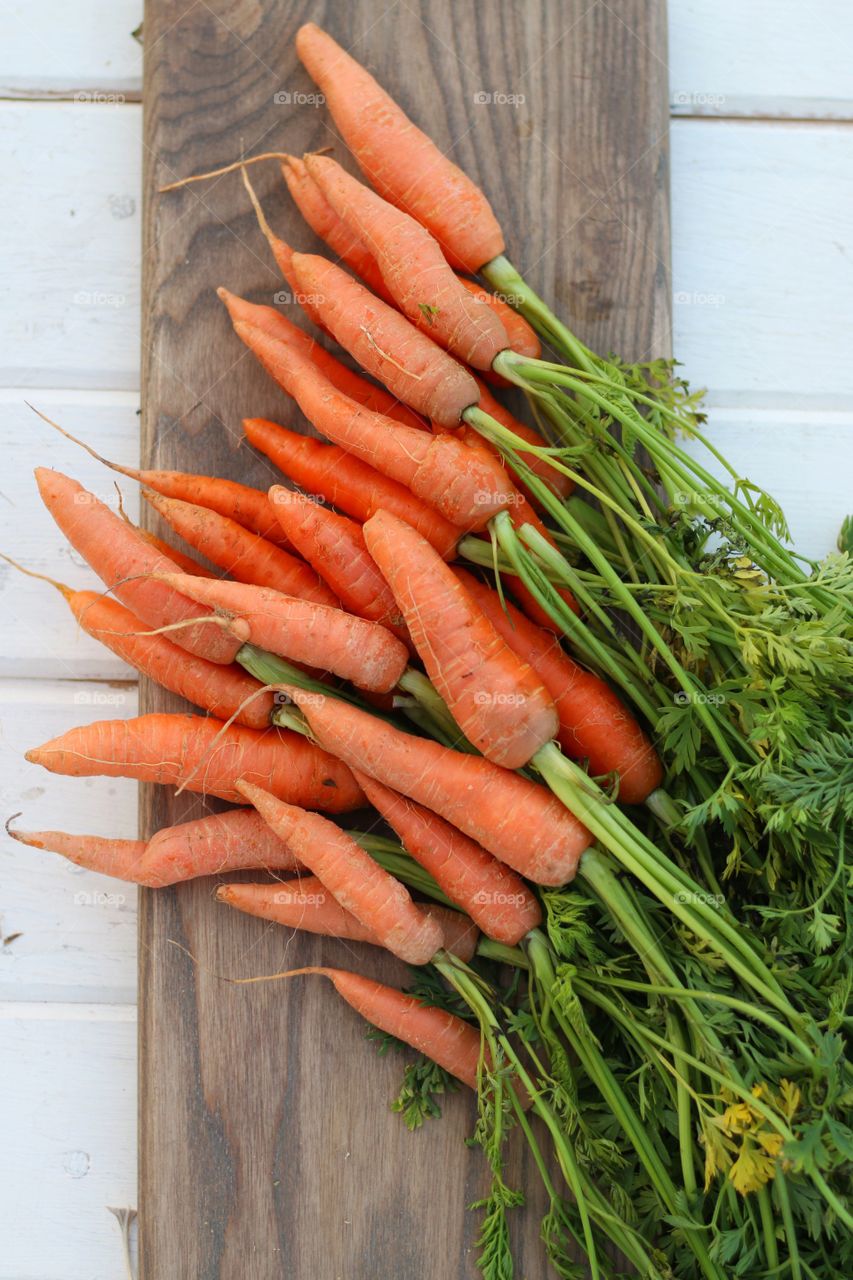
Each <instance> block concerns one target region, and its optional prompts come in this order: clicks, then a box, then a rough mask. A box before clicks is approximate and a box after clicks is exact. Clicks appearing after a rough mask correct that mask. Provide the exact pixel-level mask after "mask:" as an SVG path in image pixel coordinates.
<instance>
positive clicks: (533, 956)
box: [527, 930, 722, 1280]
mask: <svg viewBox="0 0 853 1280" xmlns="http://www.w3.org/2000/svg"><path fill="white" fill-rule="evenodd" d="M527 950H528V955H529V957H530V962H531V966H532V970H533V973H534V975H535V977H536V978H537V980H538V982H539V985H540V988H541V990H542V993H543V997H544V999H545V1000H546V1002H547V1004H548V1006H549V1009H550V1012H551V1014H552V1016H553V1017H554V1018H555V1020H556V1021H557V1024H558V1026H559V1027H560V1030H561V1031H562V1033H563V1035H564V1036H565V1037H566V1039H567V1040H568V1042H569V1044H570V1045H571V1046H572V1048H573V1049H574V1051H575V1052H576V1053H577V1055H578V1057H579V1059H580V1061H581V1064H582V1065H583V1067H584V1070H585V1071H586V1073H587V1075H588V1076H589V1077H590V1079H591V1080H592V1081H593V1082H594V1083H595V1085H596V1087H597V1088H598V1090H599V1092H600V1093H601V1095H602V1097H603V1098H604V1100H605V1102H606V1103H607V1105H608V1106H609V1107H610V1109H611V1111H612V1112H613V1114H614V1115H615V1116H616V1118H617V1119H618V1120H619V1122H620V1124H621V1125H622V1128H623V1130H624V1132H625V1134H626V1135H627V1137H628V1139H629V1141H630V1142H631V1144H632V1146H633V1147H634V1150H635V1151H636V1152H637V1155H638V1156H639V1158H640V1160H641V1162H642V1164H643V1166H644V1168H645V1169H646V1172H647V1173H648V1175H649V1177H650V1178H651V1181H652V1185H653V1186H654V1187H655V1190H656V1191H657V1193H658V1195H659V1197H660V1199H661V1201H662V1202H663V1204H664V1206H665V1207H666V1208H667V1210H668V1212H669V1213H678V1212H679V1210H680V1206H679V1200H678V1192H677V1191H676V1188H675V1184H674V1183H673V1181H672V1179H671V1178H670V1176H669V1174H668V1172H667V1170H666V1168H665V1167H664V1165H663V1162H662V1161H661V1159H660V1157H659V1155H658V1153H657V1151H656V1150H655V1148H654V1145H653V1143H652V1142H651V1140H650V1138H649V1136H648V1132H647V1130H646V1128H645V1126H644V1125H643V1123H642V1121H641V1120H640V1118H639V1116H638V1115H637V1114H636V1112H635V1111H634V1109H633V1107H632V1106H631V1104H630V1102H629V1101H628V1099H627V1097H626V1096H625V1094H624V1092H623V1090H622V1089H621V1088H620V1086H619V1083H618V1081H617V1080H616V1077H615V1076H614V1075H613V1073H612V1071H611V1070H610V1067H609V1065H608V1063H607V1061H606V1059H605V1058H604V1056H603V1054H601V1053H600V1052H598V1051H597V1050H596V1049H595V1046H594V1045H592V1044H590V1043H589V1042H588V1041H587V1040H585V1039H584V1038H583V1037H582V1036H580V1035H577V1034H575V1032H574V1029H573V1028H572V1026H571V1025H570V1024H569V1023H568V1022H567V1021H566V1019H564V1018H563V1017H562V1014H561V1012H560V1010H559V1008H558V1007H557V1005H556V1004H554V1003H553V1002H552V1001H551V999H550V996H549V994H548V993H549V992H550V991H551V990H553V988H554V984H555V982H556V975H555V972H554V967H553V963H552V958H551V950H550V947H549V946H548V944H547V942H546V941H545V939H544V937H543V936H542V934H541V933H540V932H539V930H533V931H531V933H530V934H528V937H527ZM688 1103H689V1098H688ZM688 1128H689V1125H688ZM691 1158H692V1153H691ZM691 1168H692V1165H691ZM686 1189H687V1191H688V1196H689V1197H690V1198H691V1199H692V1196H693V1193H695V1179H694V1181H693V1186H692V1189H691V1187H689V1186H688V1187H687V1188H686ZM701 1228H702V1224H701V1223H697V1224H696V1230H692V1231H691V1230H686V1231H685V1235H686V1237H687V1239H688V1241H689V1243H690V1247H691V1249H692V1250H693V1252H694V1253H695V1255H696V1257H697V1259H698V1261H699V1263H700V1266H701V1267H702V1270H703V1272H704V1273H705V1275H706V1276H707V1277H709V1280H721V1277H722V1273H721V1272H720V1270H719V1268H718V1267H717V1265H716V1264H715V1263H714V1262H713V1261H712V1259H711V1257H710V1255H709V1253H708V1251H707V1249H706V1247H705V1244H704V1241H703V1240H702V1237H701V1235H699V1234H697V1233H698V1231H699V1230H700V1229H701Z"/></svg>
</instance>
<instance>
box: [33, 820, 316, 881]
mask: <svg viewBox="0 0 853 1280" xmlns="http://www.w3.org/2000/svg"><path fill="white" fill-rule="evenodd" d="M7 831H8V832H9V835H10V836H12V837H13V839H15V840H20V842H21V844H26V845H30V846H31V847H32V848H34V849H47V850H49V851H50V852H51V853H58V854H61V855H62V857H63V858H67V859H68V861H69V862H73V863H74V864H75V865H76V866H78V867H86V868H87V869H88V870H89V871H98V872H101V873H102V874H103V875H107V876H112V877H113V878H114V879H116V880H129V881H130V882H131V883H132V884H141V885H145V886H146V888H149V889H162V888H164V887H165V886H166V885H170V884H179V883H181V882H182V881H184V880H194V879H196V878H197V877H199V876H213V875H220V874H222V873H223V872H229V871H242V870H244V869H245V870H256V869H259V868H264V869H266V870H274V871H297V870H298V869H299V863H298V862H297V861H296V859H295V858H294V857H293V854H292V853H290V852H289V850H288V849H287V847H286V846H285V845H284V844H282V842H281V841H280V840H279V839H278V838H277V837H276V836H275V835H273V833H272V832H271V831H270V829H269V827H268V826H267V824H266V823H265V822H264V820H263V818H262V817H261V816H260V814H259V813H258V812H257V811H256V810H255V809H230V810H229V811H228V812H227V813H213V814H210V815H209V816H208V817H206V818H196V819H195V820H193V821H192V822H182V823H181V824H180V825H179V826H175V827H165V828H164V829H163V830H162V831H158V832H157V834H156V835H155V836H153V837H152V838H151V839H150V840H149V841H148V842H147V843H146V842H145V841H144V840H112V839H105V838H104V837H102V836H75V835H69V834H68V833H67V832H65V831H13V830H12V829H11V828H10V827H8V826H7Z"/></svg>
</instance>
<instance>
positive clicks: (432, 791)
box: [282, 685, 590, 885]
mask: <svg viewBox="0 0 853 1280" xmlns="http://www.w3.org/2000/svg"><path fill="white" fill-rule="evenodd" d="M282 688H286V692H287V693H288V694H289V695H290V697H291V698H292V699H293V701H294V702H295V703H296V704H297V706H298V707H299V708H300V709H301V711H302V713H303V714H304V716H305V719H306V720H307V722H308V726H309V728H310V730H311V733H312V736H313V737H314V738H315V739H316V741H317V742H319V743H320V745H321V746H323V747H325V749H326V750H327V751H330V752H332V754H333V755H336V756H337V757H338V759H340V760H343V761H345V762H346V763H347V764H348V765H350V766H351V767H352V768H355V769H359V770H360V771H361V772H362V773H367V774H370V776H371V777H372V778H376V780H377V781H378V782H383V783H384V784H385V786H386V787H390V788H391V789H392V790H394V791H399V792H400V793H401V794H402V795H405V796H408V797H409V798H410V799H412V800H416V801H417V802H418V803H419V804H422V805H424V806H425V807H426V808H427V809H431V810H432V811H433V813H437V814H439V816H440V817H442V818H444V819H445V820H446V821H447V822H449V823H451V824H452V825H453V826H455V827H458V828H459V829H460V831H464V833H465V834H466V835H468V836H470V837H471V839H472V840H475V841H476V842H477V843H478V844H480V845H482V846H483V848H484V849H487V850H488V852H489V853H492V854H494V856H495V857H496V858H499V859H500V861H501V862H505V863H507V865H508V866H511V867H513V868H514V869H515V870H516V871H519V872H520V873H521V874H522V875H524V876H527V878H528V879H529V880H533V881H535V882H536V883H538V884H549V885H558V884H565V883H566V882H567V881H569V880H571V879H572V877H573V876H574V873H575V869H576V867H577V863H578V859H579V858H580V855H581V854H582V853H583V851H584V849H586V848H587V847H588V845H589V843H590V835H589V832H588V831H587V830H586V829H585V827H583V826H582V825H581V824H580V823H579V822H578V821H577V819H576V818H574V817H573V816H572V814H570V813H569V811H568V810H567V809H566V808H564V806H563V805H562V804H560V802H559V801H558V800H556V799H555V797H554V796H552V795H551V794H550V793H549V792H548V791H547V790H546V789H545V788H544V787H541V786H539V785H538V783H535V782H531V781H529V779H527V778H523V777H521V776H520V775H519V774H517V773H512V772H511V771H510V770H509V769H504V768H502V767H501V766H500V765H497V764H492V762H491V761H490V760H485V759H483V758H482V757H481V756H473V755H468V754H463V753H462V752H460V751H452V750H451V749H450V748H449V747H444V746H441V745H440V743H438V742H433V741H431V740H429V739H427V738H416V737H414V736H413V735H412V734H408V733H403V732H402V731H401V730H399V729H396V728H394V727H393V726H392V725H389V724H388V723H387V722H385V721H380V720H378V719H377V718H376V717H375V716H373V715H371V714H370V713H368V712H366V711H359V710H358V709H357V708H355V707H353V706H351V705H348V704H345V703H343V702H341V701H339V700H338V699H337V698H327V697H324V696H323V695H321V694H316V693H312V694H310V695H308V696H307V697H305V696H304V695H303V693H302V691H301V690H300V689H296V688H293V687H291V686H289V685H288V686H282Z"/></svg>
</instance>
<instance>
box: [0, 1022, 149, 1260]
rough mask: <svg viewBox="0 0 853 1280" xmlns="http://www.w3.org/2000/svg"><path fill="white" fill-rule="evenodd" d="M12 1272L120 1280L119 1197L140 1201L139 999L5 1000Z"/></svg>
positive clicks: (0, 1224) (5, 1234) (7, 1252)
mask: <svg viewBox="0 0 853 1280" xmlns="http://www.w3.org/2000/svg"><path fill="white" fill-rule="evenodd" d="M0 1079H2V1080H3V1104H2V1105H3V1114H2V1120H0V1123H2V1127H3V1157H4V1165H5V1168H6V1171H7V1172H6V1176H5V1178H4V1180H3V1194H2V1196H0V1239H2V1241H3V1250H2V1257H0V1280H116V1277H118V1276H122V1275H124V1274H125V1272H124V1263H123V1260H122V1245H121V1237H120V1233H119V1229H118V1226H117V1224H116V1221H115V1219H114V1218H113V1216H112V1214H110V1213H108V1211H107V1206H108V1205H112V1206H115V1207H117V1208H122V1207H129V1206H130V1207H135V1206H136V1021H135V1010H134V1009H132V1008H131V1007H129V1006H123V1007H119V1008H115V1007H113V1006H103V1005H101V1006H98V1007H86V1006H76V1007H74V1008H68V1007H66V1008H62V1007H61V1006H60V1007H57V1006H54V1005H49V1004H48V1005H36V1006H9V1005H0Z"/></svg>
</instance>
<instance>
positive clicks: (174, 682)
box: [56, 583, 273, 729]
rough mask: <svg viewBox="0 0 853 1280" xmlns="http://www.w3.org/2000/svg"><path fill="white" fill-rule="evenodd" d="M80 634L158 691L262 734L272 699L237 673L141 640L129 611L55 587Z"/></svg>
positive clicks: (166, 643)
mask: <svg viewBox="0 0 853 1280" xmlns="http://www.w3.org/2000/svg"><path fill="white" fill-rule="evenodd" d="M56 585H57V586H58V587H59V589H60V591H62V594H63V595H64V596H65V599H66V601H67V603H68V606H69V608H70V609H71V612H72V613H73V614H74V617H75V618H76V619H77V621H78V623H79V624H80V626H81V627H82V628H83V630H84V631H86V632H88V634H89V635H90V636H92V637H94V639H95V640H100V641H101V643H102V644H104V645H106V647H107V648H108V649H111V650H112V652H113V653H115V654H118V656H119V657H120V658H122V659H123V660H124V661H125V662H127V663H129V664H130V666H132V667H135V668H136V669H137V671H141V672H142V674H143V675H146V676H148V678H149V679H150V680H153V681H155V683H156V684H159V685H160V686H161V687H162V688H163V689H169V690H171V692H172V693H176V694H178V695H179V697H181V698H186V700H187V701H188V702H192V703H194V704H195V705H196V706H197V707H202V708H203V709H204V710H205V711H209V712H210V714H211V715H214V716H217V717H218V718H219V719H220V720H228V719H229V718H230V717H231V716H234V717H235V718H236V719H237V720H238V721H239V723H240V724H245V725H248V726H249V727H250V728H252V729H265V728H266V727H267V726H268V725H269V722H270V714H271V713H272V709H273V697H272V694H271V693H269V692H261V685H260V684H258V682H257V680H254V679H253V678H252V677H251V676H250V675H247V674H246V672H245V671H243V670H241V669H240V668H239V667H231V666H227V667H226V666H223V665H221V664H220V663H216V662H208V660H207V659H206V658H199V657H196V656H195V655H193V654H189V653H187V652H186V651H185V650H184V649H179V648H178V647H177V645H174V644H172V642H171V640H168V639H167V638H166V636H162V635H147V634H140V633H144V632H145V624H144V623H142V622H140V620H139V619H138V618H137V617H135V615H134V614H132V613H131V612H130V610H129V609H125V608H124V606H123V605H121V604H118V602H117V601H115V600H110V599H109V598H108V597H106V596H102V595H99V594H98V593H97V592H94V591H71V590H70V589H69V588H68V587H63V586H62V585H61V584H60V583H57V584H56Z"/></svg>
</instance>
